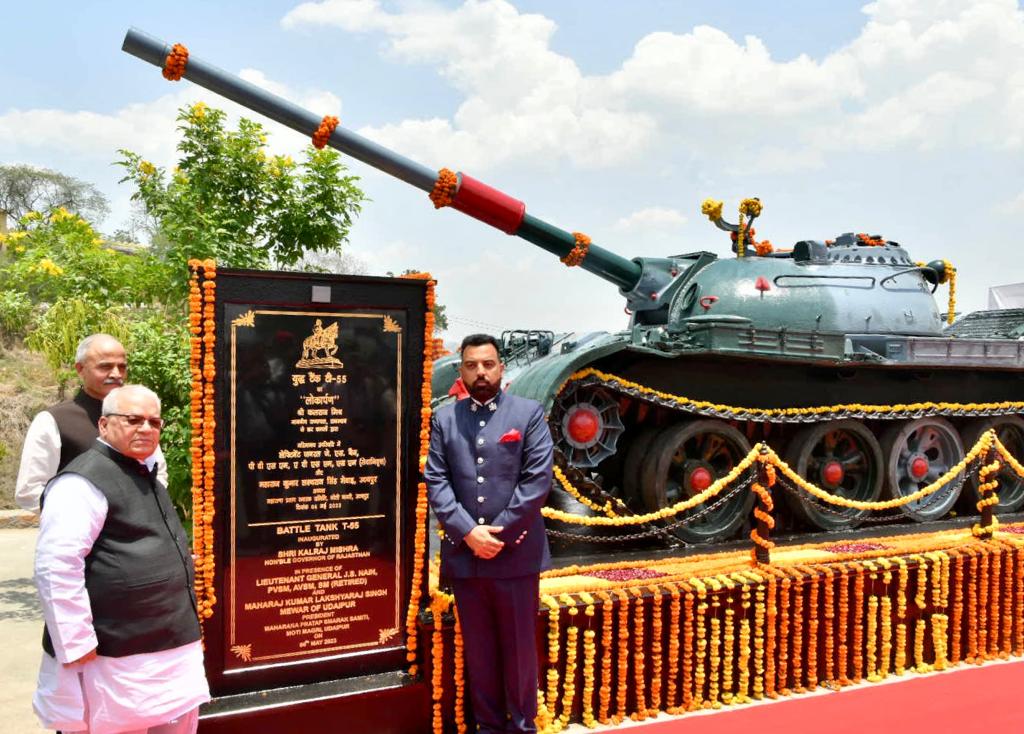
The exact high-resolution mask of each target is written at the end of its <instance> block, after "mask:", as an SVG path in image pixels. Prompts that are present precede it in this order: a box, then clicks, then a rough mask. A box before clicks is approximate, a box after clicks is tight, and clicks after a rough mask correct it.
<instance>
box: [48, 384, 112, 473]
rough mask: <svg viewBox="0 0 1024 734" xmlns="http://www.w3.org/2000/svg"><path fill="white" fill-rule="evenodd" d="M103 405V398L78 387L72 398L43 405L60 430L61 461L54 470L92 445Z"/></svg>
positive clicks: (96, 433) (66, 463)
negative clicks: (49, 405) (50, 405)
mask: <svg viewBox="0 0 1024 734" xmlns="http://www.w3.org/2000/svg"><path fill="white" fill-rule="evenodd" d="M102 409H103V401H102V400H97V399H96V398H94V397H92V396H91V395H89V394H88V393H86V392H85V390H79V391H78V394H77V395H75V397H74V398H72V399H71V400H65V401H64V402H63V403H57V404H56V405H54V406H53V407H52V408H47V409H46V412H47V413H49V414H50V415H52V416H53V420H54V421H55V422H56V423H57V431H58V432H59V433H60V463H59V464H58V465H57V471H60V470H61V469H63V468H64V467H66V466H67V465H68V464H69V463H71V460H72V459H74V458H75V457H76V456H78V455H79V454H84V453H85V452H86V451H88V450H89V449H90V448H91V447H92V445H93V443H94V442H95V441H96V437H97V436H99V435H100V433H99V429H98V428H97V427H96V424H97V423H99V422H100V414H101V413H102V412H103V411H102Z"/></svg>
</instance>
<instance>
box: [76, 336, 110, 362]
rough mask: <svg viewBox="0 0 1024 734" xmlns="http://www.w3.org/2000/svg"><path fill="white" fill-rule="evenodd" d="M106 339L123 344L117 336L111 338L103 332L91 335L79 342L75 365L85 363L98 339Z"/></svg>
mask: <svg viewBox="0 0 1024 734" xmlns="http://www.w3.org/2000/svg"><path fill="white" fill-rule="evenodd" d="M104 338H106V339H113V340H114V341H116V342H117V343H118V344H120V343H121V342H120V341H119V340H118V338H117V337H116V336H111V335H110V334H104V333H102V332H100V333H98V334H89V336H87V337H85V338H84V339H82V341H80V342H78V346H77V347H75V364H81V363H83V362H85V357H86V355H88V354H89V349H90V348H91V347H92V344H93V342H95V341H96V340H97V339H104Z"/></svg>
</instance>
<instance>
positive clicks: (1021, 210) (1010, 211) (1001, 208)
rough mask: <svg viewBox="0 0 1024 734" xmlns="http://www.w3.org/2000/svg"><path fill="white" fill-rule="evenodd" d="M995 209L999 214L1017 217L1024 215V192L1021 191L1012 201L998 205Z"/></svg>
mask: <svg viewBox="0 0 1024 734" xmlns="http://www.w3.org/2000/svg"><path fill="white" fill-rule="evenodd" d="M993 209H994V210H995V211H996V212H997V213H999V214H1006V215H1011V216H1012V215H1015V214H1024V191H1021V192H1020V193H1019V194H1017V195H1016V196H1015V197H1013V198H1012V199H1008V200H1006V201H1001V202H999V203H997V204H996V205H995V206H994V207H993Z"/></svg>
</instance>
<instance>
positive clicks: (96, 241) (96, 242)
mask: <svg viewBox="0 0 1024 734" xmlns="http://www.w3.org/2000/svg"><path fill="white" fill-rule="evenodd" d="M92 243H93V244H94V245H96V246H97V247H99V246H100V245H102V244H103V240H102V239H101V238H100V237H93V238H92Z"/></svg>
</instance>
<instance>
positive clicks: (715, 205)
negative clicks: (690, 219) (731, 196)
mask: <svg viewBox="0 0 1024 734" xmlns="http://www.w3.org/2000/svg"><path fill="white" fill-rule="evenodd" d="M723 206H724V204H723V203H722V202H721V201H718V200H716V199H705V200H704V201H703V202H701V205H700V213H701V214H703V215H704V216H705V217H707V218H708V219H710V220H711V221H712V222H716V221H718V220H719V219H721V218H722V207H723Z"/></svg>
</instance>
